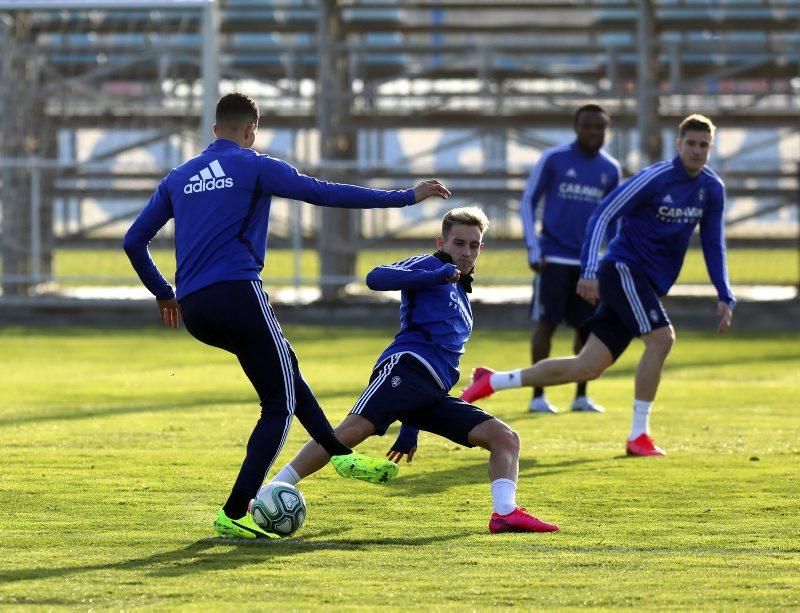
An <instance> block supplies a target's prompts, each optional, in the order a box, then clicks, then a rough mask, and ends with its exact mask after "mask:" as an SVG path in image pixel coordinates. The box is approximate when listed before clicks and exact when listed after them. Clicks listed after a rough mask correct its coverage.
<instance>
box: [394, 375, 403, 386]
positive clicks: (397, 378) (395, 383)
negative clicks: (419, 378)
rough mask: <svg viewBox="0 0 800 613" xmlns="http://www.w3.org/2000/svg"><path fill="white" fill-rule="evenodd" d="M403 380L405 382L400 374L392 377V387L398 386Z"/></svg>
mask: <svg viewBox="0 0 800 613" xmlns="http://www.w3.org/2000/svg"><path fill="white" fill-rule="evenodd" d="M402 382H403V380H402V379H401V378H400V377H398V376H394V377H392V387H397V386H398V385H400V384H401V383H402Z"/></svg>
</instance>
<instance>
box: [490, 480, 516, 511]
mask: <svg viewBox="0 0 800 613" xmlns="http://www.w3.org/2000/svg"><path fill="white" fill-rule="evenodd" d="M516 508H517V484H516V483H514V482H513V481H512V480H511V479H495V480H494V481H492V510H493V511H494V512H495V513H498V514H500V515H508V514H509V513H511V511H513V510H514V509H516Z"/></svg>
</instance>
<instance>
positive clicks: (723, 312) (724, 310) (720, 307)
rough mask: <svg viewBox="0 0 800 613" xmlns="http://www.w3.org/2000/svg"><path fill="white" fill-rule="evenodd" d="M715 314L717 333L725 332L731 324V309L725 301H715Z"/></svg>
mask: <svg viewBox="0 0 800 613" xmlns="http://www.w3.org/2000/svg"><path fill="white" fill-rule="evenodd" d="M717 315H719V325H717V334H725V333H726V332H727V331H728V330H730V327H731V325H732V324H733V311H732V310H731V307H730V306H728V303H727V302H722V301H720V302H718V303H717Z"/></svg>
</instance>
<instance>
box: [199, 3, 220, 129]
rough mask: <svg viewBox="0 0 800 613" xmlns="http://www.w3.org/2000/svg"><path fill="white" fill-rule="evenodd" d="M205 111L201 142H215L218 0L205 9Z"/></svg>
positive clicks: (203, 112) (202, 121)
mask: <svg viewBox="0 0 800 613" xmlns="http://www.w3.org/2000/svg"><path fill="white" fill-rule="evenodd" d="M202 30H203V50H202V59H203V61H202V72H203V110H202V113H201V114H200V116H201V120H200V142H201V143H202V144H203V145H206V144H208V143H209V142H211V140H213V135H212V132H211V128H212V126H213V125H214V112H215V110H216V106H217V100H218V99H219V7H218V5H217V0H208V2H207V3H206V5H205V6H204V7H203V28H202Z"/></svg>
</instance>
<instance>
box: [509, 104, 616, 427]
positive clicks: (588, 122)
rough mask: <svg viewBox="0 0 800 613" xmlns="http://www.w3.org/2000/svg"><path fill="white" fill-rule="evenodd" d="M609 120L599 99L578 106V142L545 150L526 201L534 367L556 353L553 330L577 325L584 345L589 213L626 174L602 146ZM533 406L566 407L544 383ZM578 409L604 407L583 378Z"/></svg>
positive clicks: (577, 343) (588, 310)
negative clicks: (581, 288) (582, 288)
mask: <svg viewBox="0 0 800 613" xmlns="http://www.w3.org/2000/svg"><path fill="white" fill-rule="evenodd" d="M608 122H609V117H608V113H607V112H606V111H605V109H603V107H601V106H599V105H597V104H587V105H584V106H582V107H580V108H579V109H578V110H577V111H575V117H574V122H573V127H574V129H575V135H576V139H575V140H574V141H573V142H572V143H569V144H566V145H561V146H560V147H553V148H552V149H548V150H547V151H545V152H544V154H543V155H542V158H541V159H540V160H539V163H538V164H537V165H536V167H535V168H534V169H533V172H531V176H530V178H529V179H528V183H527V185H526V187H525V193H524V194H523V195H522V200H521V201H520V203H519V210H520V215H521V217H522V228H523V230H524V233H525V243H526V244H527V247H528V264H529V265H530V267H531V269H532V270H534V271H536V279H535V280H534V284H533V300H532V302H531V319H532V320H533V321H535V322H536V329H535V330H534V333H533V335H532V337H531V360H532V361H533V363H534V364H535V363H536V362H538V361H540V360H544V359H545V358H547V357H549V356H550V348H551V342H552V339H553V333H554V332H555V331H556V328H557V327H558V324H560V323H561V322H566V324H567V325H569V326H571V327H572V328H575V340H574V341H573V350H574V351H575V353H576V354H577V353H579V352H580V350H581V347H583V340H582V339H581V335H580V333H579V328H580V326H581V324H582V323H583V322H584V321H586V319H588V318H589V316H590V315H591V314H592V312H593V311H594V305H593V304H590V303H589V302H587V301H586V300H584V299H583V298H582V297H581V296H579V295H578V294H577V293H576V292H575V289H576V287H577V285H578V280H579V279H580V276H581V245H582V244H583V239H584V233H585V229H586V223H587V222H588V221H589V217H590V216H591V215H592V213H593V212H594V210H595V209H596V208H597V206H598V205H599V204H600V201H601V200H602V199H603V198H605V196H606V195H608V194H609V193H610V192H611V191H612V190H613V189H614V188H615V187H617V185H618V184H619V181H620V176H621V169H620V165H619V162H617V160H615V159H614V158H613V157H611V156H610V155H608V154H607V153H605V152H604V151H602V149H601V147H602V146H603V142H604V141H605V135H606V129H607V128H608ZM540 200H543V201H544V204H543V210H542V223H541V232H540V234H539V235H538V236H537V233H536V208H537V206H538V204H539V201H540ZM528 408H529V410H530V411H531V412H533V413H557V412H558V409H557V408H556V407H554V406H553V405H552V404H550V403H549V402H548V401H547V397H546V396H545V393H544V388H543V387H539V386H537V387H534V388H533V398H532V399H531V402H530V405H529V407H528ZM572 410H573V411H589V412H594V413H602V412H603V407H601V406H600V405H597V404H595V403H594V402H592V400H591V399H590V398H589V397H588V396H587V395H586V382H585V381H579V382H578V385H577V390H576V392H575V400H574V401H573V403H572Z"/></svg>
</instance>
